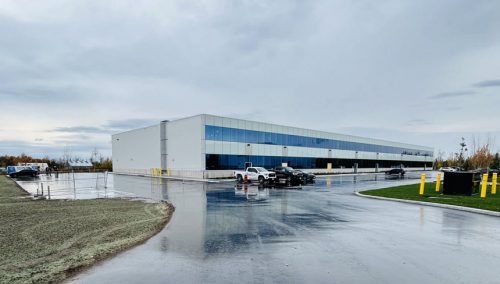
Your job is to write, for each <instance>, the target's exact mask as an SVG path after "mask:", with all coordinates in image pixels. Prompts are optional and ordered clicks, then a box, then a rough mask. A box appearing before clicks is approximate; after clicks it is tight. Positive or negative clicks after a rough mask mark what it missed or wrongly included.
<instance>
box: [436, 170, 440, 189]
mask: <svg viewBox="0 0 500 284" xmlns="http://www.w3.org/2000/svg"><path fill="white" fill-rule="evenodd" d="M440 187H441V173H439V174H438V176H437V179H436V192H439V188H440Z"/></svg>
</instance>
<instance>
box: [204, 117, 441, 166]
mask: <svg viewBox="0 0 500 284" xmlns="http://www.w3.org/2000/svg"><path fill="white" fill-rule="evenodd" d="M205 139H206V140H214V141H233V142H243V143H260V144H273V145H283V146H300V147H312V148H325V149H342V150H351V151H367V152H379V153H395V154H403V153H404V154H405V155H419V156H432V155H433V153H432V151H419V150H413V149H406V148H399V147H391V146H384V145H374V144H367V143H357V142H349V141H339V140H329V139H323V138H313V137H303V136H297V135H286V134H278V133H270V132H259V131H253V130H243V129H236V128H227V127H219V126H211V125H206V126H205ZM311 166H313V165H311Z"/></svg>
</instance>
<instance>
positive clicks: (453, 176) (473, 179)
mask: <svg viewBox="0 0 500 284" xmlns="http://www.w3.org/2000/svg"><path fill="white" fill-rule="evenodd" d="M479 179H480V175H478V174H477V173H476V172H445V173H444V180H443V194H449V195H468V196H470V195H472V194H473V193H476V192H478V189H479V182H480V181H479Z"/></svg>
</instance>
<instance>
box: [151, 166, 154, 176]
mask: <svg viewBox="0 0 500 284" xmlns="http://www.w3.org/2000/svg"><path fill="white" fill-rule="evenodd" d="M151 176H152V177H154V176H155V169H153V168H151Z"/></svg>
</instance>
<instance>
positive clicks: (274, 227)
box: [73, 174, 500, 283]
mask: <svg viewBox="0 0 500 284" xmlns="http://www.w3.org/2000/svg"><path fill="white" fill-rule="evenodd" d="M411 183H418V174H414V177H410V178H405V179H403V180H392V179H386V178H385V177H384V175H362V176H335V177H319V178H318V181H317V182H316V183H315V184H312V185H306V186H303V187H301V188H296V189H282V188H259V187H258V186H254V185H249V186H236V187H235V185H234V183H217V184H209V183H201V182H181V181H165V180H163V181H161V180H159V181H157V182H156V183H154V182H152V181H151V179H148V178H137V177H127V176H117V175H115V176H114V187H115V188H114V190H117V191H120V192H128V193H130V194H132V195H138V196H142V197H143V198H148V199H151V200H162V199H168V200H169V201H170V202H172V203H173V204H174V205H175V206H176V211H175V213H174V216H173V218H172V220H171V222H170V223H169V225H168V226H167V227H166V229H164V230H163V231H162V232H160V233H159V234H158V235H157V236H155V237H153V238H152V239H150V240H149V241H148V242H146V243H145V244H144V245H141V246H138V247H136V248H134V249H132V250H130V251H127V252H124V253H122V254H119V255H118V256H116V257H115V258H113V259H110V260H109V261H106V262H104V263H102V264H99V265H97V266H96V267H94V268H92V269H90V270H89V271H87V272H84V273H83V274H82V275H80V276H78V277H76V278H75V279H73V281H75V282H81V283H165V282H174V283H212V282H214V283H235V282H238V283H240V282H243V283H249V282H251V283H255V282H257V283H264V282H273V283H274V282H278V283H304V282H306V283H316V282H328V283H337V282H338V283H346V282H349V283H351V282H354V283H373V282H382V283H387V282H397V283H402V282H404V283H417V282H418V283H422V282H433V283H435V282H445V283H456V282H494V281H495V279H497V278H496V272H495V271H496V270H495V269H494V267H495V266H494V265H495V263H499V262H500V258H499V256H500V242H499V241H500V235H499V234H498V228H500V219H498V218H495V217H490V216H483V215H477V214H471V213H465V212H460V211H453V210H448V209H441V208H433V207H423V206H417V205H409V204H401V203H397V202H386V201H380V200H372V199H367V198H361V197H357V196H355V195H353V194H352V193H353V191H357V190H364V189H370V188H377V187H386V186H391V185H399V184H411ZM416 190H417V189H416Z"/></svg>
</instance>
